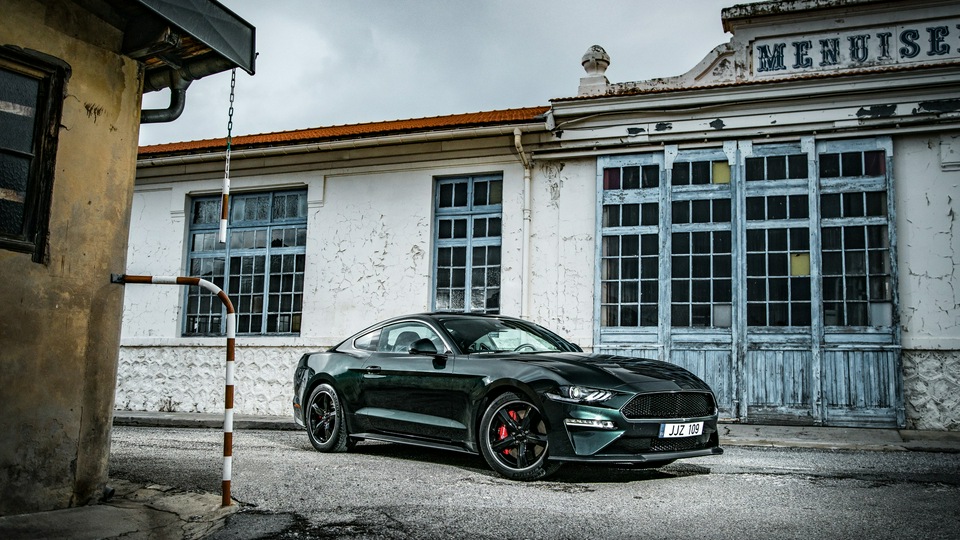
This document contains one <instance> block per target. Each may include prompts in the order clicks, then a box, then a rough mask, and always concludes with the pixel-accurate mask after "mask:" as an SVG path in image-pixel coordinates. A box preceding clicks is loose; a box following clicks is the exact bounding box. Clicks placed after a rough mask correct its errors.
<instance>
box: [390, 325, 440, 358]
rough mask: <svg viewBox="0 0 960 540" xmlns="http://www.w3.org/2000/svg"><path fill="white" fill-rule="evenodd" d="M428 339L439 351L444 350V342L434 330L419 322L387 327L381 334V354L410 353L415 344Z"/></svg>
mask: <svg viewBox="0 0 960 540" xmlns="http://www.w3.org/2000/svg"><path fill="white" fill-rule="evenodd" d="M423 338H427V339H429V340H430V341H432V342H433V344H434V346H435V347H436V348H437V350H438V351H442V350H444V348H445V347H444V345H443V341H442V340H441V339H440V336H438V335H437V333H436V332H434V331H433V329H432V328H430V327H429V326H427V325H425V324H423V323H417V322H404V323H397V324H394V325H390V326H387V327H385V328H384V329H383V330H382V331H381V332H380V343H379V346H378V347H377V351H379V352H399V353H407V352H410V346H411V345H413V342H415V341H417V340H419V339H423Z"/></svg>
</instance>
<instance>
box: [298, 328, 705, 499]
mask: <svg viewBox="0 0 960 540" xmlns="http://www.w3.org/2000/svg"><path fill="white" fill-rule="evenodd" d="M293 412H294V420H295V421H296V422H297V424H298V425H299V426H301V427H303V428H305V429H306V432H307V436H308V438H309V440H310V443H311V444H312V445H313V447H314V448H316V449H317V450H319V451H321V452H342V451H345V450H347V449H349V448H352V447H353V446H354V445H356V443H357V442H359V441H362V440H376V441H387V442H395V443H405V444H413V445H421V446H428V447H433V448H445V449H450V450H458V451H462V452H471V453H479V454H481V455H482V456H483V458H484V459H485V460H486V462H487V463H488V464H489V465H490V467H491V468H492V469H493V470H494V471H496V472H497V473H499V474H500V475H502V476H504V477H506V478H510V479H513V480H535V479H538V478H543V477H544V476H546V475H548V474H551V473H552V472H554V471H556V470H557V468H559V467H560V465H561V464H562V463H563V462H578V461H579V462H591V463H610V464H621V465H633V466H642V467H660V466H663V465H665V464H667V463H670V462H672V461H674V460H676V459H681V458H689V457H696V456H706V455H715V454H721V453H723V450H722V448H720V444H719V437H718V434H717V405H716V398H715V397H714V394H713V392H712V391H711V390H710V387H709V386H707V384H706V383H704V382H703V381H702V380H700V379H699V378H697V377H696V376H695V375H693V374H692V373H690V372H689V371H687V370H685V369H682V368H680V367H678V366H676V365H673V364H669V363H666V362H660V361H657V360H645V359H638V358H628V357H622V356H611V355H604V354H587V353H584V352H582V350H581V349H580V347H578V346H577V345H574V344H572V343H570V342H568V341H567V340H565V339H563V338H561V337H560V336H558V335H556V334H555V333H553V332H551V331H549V330H547V329H545V328H543V327H541V326H538V325H535V324H533V323H530V322H528V321H525V320H523V319H518V318H513V317H504V316H498V315H475V314H462V313H430V314H419V315H409V316H404V317H397V318H394V319H390V320H388V321H384V322H381V323H379V324H376V325H373V326H371V327H369V328H367V329H366V330H363V331H361V332H359V333H357V334H355V335H353V336H351V337H349V338H347V339H346V340H344V341H343V342H342V343H340V344H338V345H336V346H334V347H332V348H331V349H329V350H327V351H324V352H315V353H308V354H305V355H303V357H302V358H301V359H300V362H299V363H298V365H297V367H296V371H295V373H294V394H293Z"/></svg>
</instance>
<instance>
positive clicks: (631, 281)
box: [600, 165, 660, 327]
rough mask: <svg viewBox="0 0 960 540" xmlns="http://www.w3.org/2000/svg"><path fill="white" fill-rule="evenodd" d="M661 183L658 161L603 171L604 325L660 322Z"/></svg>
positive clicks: (647, 324) (602, 312) (601, 262)
mask: <svg viewBox="0 0 960 540" xmlns="http://www.w3.org/2000/svg"><path fill="white" fill-rule="evenodd" d="M659 186H660V167H659V166H658V165H627V166H623V167H609V168H605V169H604V170H603V190H604V203H603V205H602V209H601V210H602V215H601V217H600V226H601V230H602V240H601V242H602V245H601V255H600V256H601V260H600V324H601V326H604V327H640V326H654V327H655V326H657V316H658V313H659V308H658V302H659V295H660V291H659V275H660V268H659V264H660V261H659V253H660V244H659V240H658V235H657V230H658V228H659V223H660V203H659V197H658V196H657V194H658V192H659Z"/></svg>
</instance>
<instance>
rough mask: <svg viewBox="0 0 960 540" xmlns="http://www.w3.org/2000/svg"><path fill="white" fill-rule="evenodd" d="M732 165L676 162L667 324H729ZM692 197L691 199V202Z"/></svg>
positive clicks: (672, 180) (694, 160)
mask: <svg viewBox="0 0 960 540" xmlns="http://www.w3.org/2000/svg"><path fill="white" fill-rule="evenodd" d="M730 181H731V170H730V165H729V163H728V162H727V161H726V160H725V159H712V160H711V159H699V160H697V159H692V160H691V159H690V156H687V157H686V158H684V156H682V155H681V159H678V160H677V161H676V162H674V164H673V169H672V174H671V188H672V189H671V192H672V195H673V200H672V202H671V211H670V214H671V231H672V232H671V234H670V246H671V247H670V249H671V261H670V273H671V275H670V324H671V325H672V326H675V327H729V326H731V324H732V323H733V319H732V318H733V306H732V303H731V302H732V296H733V279H732V273H733V261H732V244H731V241H732V236H731V221H730V220H731V212H732V210H731V199H730V188H729V186H730ZM691 197H692V198H691Z"/></svg>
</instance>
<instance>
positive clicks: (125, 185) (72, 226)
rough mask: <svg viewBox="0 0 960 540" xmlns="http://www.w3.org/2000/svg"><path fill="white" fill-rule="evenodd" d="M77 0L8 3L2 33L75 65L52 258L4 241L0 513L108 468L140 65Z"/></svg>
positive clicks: (36, 505)
mask: <svg viewBox="0 0 960 540" xmlns="http://www.w3.org/2000/svg"><path fill="white" fill-rule="evenodd" d="M121 37H122V36H121V35H120V34H119V33H118V32H117V31H116V30H114V29H113V28H111V27H109V26H107V25H105V24H104V23H103V22H102V21H100V20H99V19H96V18H95V17H92V16H90V15H89V14H88V13H86V12H85V11H83V10H81V9H79V8H77V7H76V5H75V4H73V3H70V2H66V3H48V2H32V1H27V0H11V1H5V2H4V4H3V16H2V19H0V44H12V45H16V46H19V47H22V48H24V49H33V50H35V51H39V52H41V53H43V54H47V55H50V56H52V57H55V58H58V59H60V60H62V61H64V62H66V63H67V64H69V65H70V68H71V76H70V78H69V80H68V81H67V83H66V86H65V93H66V96H65V98H64V99H63V115H62V121H61V127H60V130H59V145H58V151H57V155H56V173H55V178H54V182H53V195H52V203H51V217H50V239H49V263H48V264H37V263H34V262H31V259H30V255H28V254H23V253H14V252H10V251H2V250H0V275H2V276H3V285H2V287H0V306H3V309H4V314H3V317H2V318H0V356H2V364H3V369H2V370H0V388H2V389H3V390H2V392H0V493H3V496H2V497H0V514H14V513H21V512H34V511H41V510H50V509H55V508H63V507H67V506H74V505H81V504H86V503H87V502H90V501H93V500H96V499H97V498H98V497H99V496H100V495H101V493H102V488H103V485H104V484H105V482H106V479H107V458H108V454H109V448H110V439H109V435H110V424H111V418H112V410H113V397H114V385H115V380H116V379H115V377H116V366H117V350H118V347H119V337H120V313H121V308H122V302H123V289H122V287H119V286H117V285H111V284H110V274H111V273H113V272H122V271H123V268H124V261H125V259H126V245H127V225H128V220H129V208H130V197H131V194H132V189H133V178H134V172H135V163H136V149H137V133H138V130H139V124H138V122H139V107H140V87H139V78H138V77H139V67H138V65H137V64H136V63H134V62H132V61H130V60H128V59H125V58H124V57H121V56H119V55H118V54H116V53H114V52H113V51H116V50H118V49H119V45H120V40H121Z"/></svg>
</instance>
